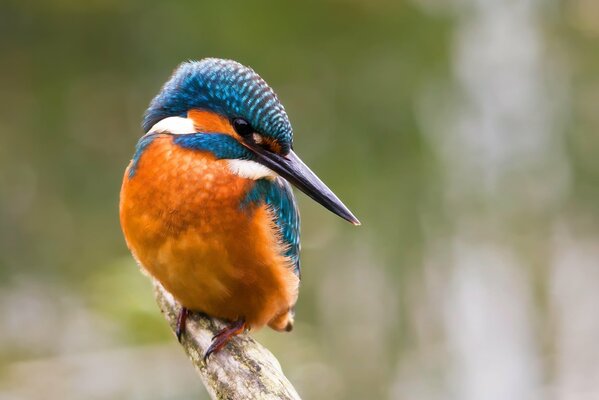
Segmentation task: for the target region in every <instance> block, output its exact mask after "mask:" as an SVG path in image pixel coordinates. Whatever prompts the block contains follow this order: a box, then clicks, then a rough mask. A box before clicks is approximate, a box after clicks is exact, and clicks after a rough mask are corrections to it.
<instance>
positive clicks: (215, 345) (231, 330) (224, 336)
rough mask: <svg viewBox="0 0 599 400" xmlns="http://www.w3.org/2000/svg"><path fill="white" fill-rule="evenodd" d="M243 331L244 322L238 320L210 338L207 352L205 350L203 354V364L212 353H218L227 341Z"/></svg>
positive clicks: (241, 319)
mask: <svg viewBox="0 0 599 400" xmlns="http://www.w3.org/2000/svg"><path fill="white" fill-rule="evenodd" d="M244 330H245V321H244V319H243V318H240V319H238V320H237V321H235V322H232V323H231V324H230V325H228V326H227V327H225V328H224V329H222V330H221V331H220V332H218V333H217V334H216V335H214V337H213V338H212V343H211V344H210V347H208V350H206V354H204V362H206V360H207V359H208V357H210V355H211V354H212V353H217V352H219V351H220V350H221V349H222V348H223V347H225V345H226V344H227V343H229V340H231V338H233V336H235V335H239V334H240V333H241V332H243V331H244Z"/></svg>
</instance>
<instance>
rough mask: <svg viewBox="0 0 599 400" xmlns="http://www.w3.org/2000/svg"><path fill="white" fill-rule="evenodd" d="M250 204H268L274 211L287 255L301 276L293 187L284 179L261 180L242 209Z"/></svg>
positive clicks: (295, 270)
mask: <svg viewBox="0 0 599 400" xmlns="http://www.w3.org/2000/svg"><path fill="white" fill-rule="evenodd" d="M248 204H266V205H268V206H269V207H270V208H271V209H272V211H273V215H274V219H275V223H276V225H277V227H278V228H279V232H280V235H281V240H282V241H283V244H284V246H285V255H286V256H287V257H289V259H290V260H291V262H292V265H293V269H294V272H295V273H296V275H297V276H300V257H299V253H300V219H299V211H298V209H297V204H296V203H295V197H294V196H293V191H292V190H291V185H289V183H288V182H287V181H286V180H284V179H282V178H277V179H274V180H269V179H259V180H257V181H256V183H255V184H254V187H253V188H252V189H251V190H250V191H249V193H248V194H247V196H246V198H245V200H244V201H243V202H242V207H246V206H247V205H248Z"/></svg>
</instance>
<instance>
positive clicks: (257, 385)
mask: <svg viewBox="0 0 599 400" xmlns="http://www.w3.org/2000/svg"><path fill="white" fill-rule="evenodd" d="M154 289H155V294H156V301H157V303H158V305H159V306H160V309H161V310H162V313H163V314H164V316H165V318H166V319H167V321H168V323H169V325H170V327H171V329H172V330H173V334H174V331H175V329H176V325H177V315H178V312H179V310H180V306H179V304H177V302H176V301H175V300H174V298H173V296H172V295H171V294H170V293H169V292H167V291H166V290H165V289H164V288H163V287H162V285H160V284H159V283H158V282H156V281H154ZM224 326H225V325H224V323H223V322H222V321H219V320H213V319H211V318H207V317H203V316H200V315H198V314H197V313H191V314H190V315H189V317H188V319H187V329H186V333H185V335H184V337H183V340H182V343H181V345H182V346H183V348H184V349H185V352H186V353H187V355H188V356H189V358H190V360H191V362H192V364H193V365H194V367H195V369H196V370H197V371H198V373H199V374H200V377H201V378H202V381H203V382H204V386H206V389H207V390H208V393H209V394H210V396H211V397H212V398H213V399H299V398H300V397H299V395H298V394H297V392H296V391H295V389H294V387H293V386H292V385H291V383H290V382H289V380H288V379H287V378H286V377H285V375H284V374H283V371H282V370H281V365H280V364H279V362H278V360H277V359H276V358H275V356H273V355H272V353H271V352H270V351H268V350H267V349H266V348H265V347H263V346H262V345H260V344H259V343H257V342H256V341H255V340H254V339H252V338H251V337H250V336H249V335H247V334H242V335H239V336H238V337H235V338H234V339H233V340H232V341H231V342H230V343H228V344H227V346H226V347H225V348H224V349H222V350H221V351H220V352H218V353H216V354H213V355H211V356H210V359H209V360H208V362H207V364H206V363H204V360H203V356H204V352H205V351H206V349H207V348H208V346H210V342H211V341H212V336H214V334H215V333H216V332H218V330H220V329H222V328H223V327H224Z"/></svg>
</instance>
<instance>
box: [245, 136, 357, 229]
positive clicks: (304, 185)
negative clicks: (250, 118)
mask: <svg viewBox="0 0 599 400" xmlns="http://www.w3.org/2000/svg"><path fill="white" fill-rule="evenodd" d="M248 147H249V148H250V149H251V150H252V151H253V152H254V154H256V157H257V160H256V161H258V162H259V163H260V164H262V165H264V166H265V167H268V168H270V169H271V170H273V171H274V172H276V173H277V174H279V175H281V176H282V177H283V178H285V179H287V180H288V181H289V182H290V183H291V184H292V185H294V186H295V187H297V188H298V189H299V190H301V191H302V192H304V193H306V194H307V195H308V196H310V197H311V198H312V199H313V200H315V201H316V202H317V203H320V204H321V205H323V206H324V207H325V208H326V209H328V210H329V211H331V212H333V213H335V214H337V215H338V216H340V217H341V218H343V219H345V220H347V221H349V222H351V223H352V224H354V225H360V221H358V219H357V218H356V217H355V216H354V215H353V214H352V212H351V211H349V209H348V208H347V207H346V206H345V204H343V203H342V202H341V200H339V198H338V197H337V196H335V193H333V191H332V190H331V189H329V188H328V187H327V185H325V184H324V183H323V182H322V181H321V180H320V179H319V178H318V176H316V174H315V173H314V172H312V171H311V170H310V168H308V166H307V165H306V164H304V162H303V161H302V160H301V159H300V158H299V157H298V156H297V155H296V154H295V153H294V152H293V151H290V152H289V154H287V155H286V156H281V155H279V154H276V153H274V152H271V151H268V150H266V149H264V148H262V147H260V146H257V145H253V144H248Z"/></svg>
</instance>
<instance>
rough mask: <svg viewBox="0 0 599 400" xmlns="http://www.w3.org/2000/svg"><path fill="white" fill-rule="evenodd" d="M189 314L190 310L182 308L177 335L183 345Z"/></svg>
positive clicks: (178, 318) (178, 319)
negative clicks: (182, 339) (182, 340)
mask: <svg viewBox="0 0 599 400" xmlns="http://www.w3.org/2000/svg"><path fill="white" fill-rule="evenodd" d="M188 314H189V310H188V309H187V308H185V307H183V306H181V310H180V311H179V316H178V317H177V330H176V331H175V334H176V335H177V340H178V341H179V343H181V337H183V334H184V333H185V323H186V322H187V315H188Z"/></svg>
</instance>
